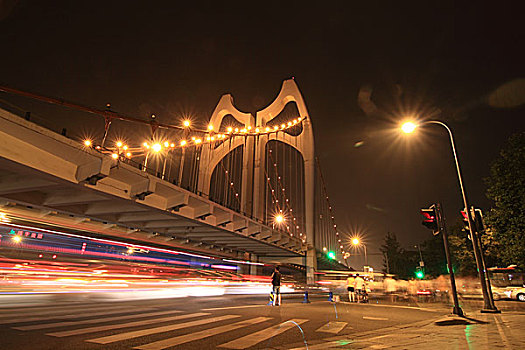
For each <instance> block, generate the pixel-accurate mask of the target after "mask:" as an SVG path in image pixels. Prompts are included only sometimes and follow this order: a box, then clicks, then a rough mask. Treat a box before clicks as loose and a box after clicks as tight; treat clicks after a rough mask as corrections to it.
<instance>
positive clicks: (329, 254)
mask: <svg viewBox="0 0 525 350" xmlns="http://www.w3.org/2000/svg"><path fill="white" fill-rule="evenodd" d="M327 255H328V258H329V259H332V260H333V259H335V253H334V252H328V254H327Z"/></svg>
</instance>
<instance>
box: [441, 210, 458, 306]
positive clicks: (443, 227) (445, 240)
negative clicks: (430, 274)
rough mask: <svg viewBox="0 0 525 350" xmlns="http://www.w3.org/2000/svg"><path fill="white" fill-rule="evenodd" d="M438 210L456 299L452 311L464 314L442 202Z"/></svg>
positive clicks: (451, 284)
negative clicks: (460, 303) (451, 257)
mask: <svg viewBox="0 0 525 350" xmlns="http://www.w3.org/2000/svg"><path fill="white" fill-rule="evenodd" d="M436 212H437V213H436V214H437V216H438V222H439V226H440V227H439V228H440V230H441V233H442V234H443V245H444V246H445V256H446V258H447V266H448V272H449V275H450V286H451V289H452V298H453V299H454V309H453V311H452V313H453V314H456V315H458V316H464V314H463V310H462V309H461V307H460V306H459V299H458V292H457V289H456V277H455V275H454V269H453V268H452V261H451V259H450V249H449V247H448V233H447V225H446V223H445V216H444V215H443V211H442V208H441V203H437V204H436Z"/></svg>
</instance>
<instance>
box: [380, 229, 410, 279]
mask: <svg viewBox="0 0 525 350" xmlns="http://www.w3.org/2000/svg"><path fill="white" fill-rule="evenodd" d="M383 242H384V243H383V245H382V246H381V248H380V250H381V252H382V253H383V271H385V272H386V267H387V259H388V267H389V272H390V273H392V274H395V275H397V276H398V277H399V278H402V279H409V278H413V277H414V274H413V271H414V270H415V267H416V262H415V259H414V257H415V255H414V254H410V253H409V252H406V251H405V250H404V249H403V248H401V244H400V243H399V241H398V240H397V236H396V235H395V233H392V232H388V233H387V234H386V236H385V238H384V240H383ZM412 253H413V252H412Z"/></svg>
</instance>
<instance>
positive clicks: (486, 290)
mask: <svg viewBox="0 0 525 350" xmlns="http://www.w3.org/2000/svg"><path fill="white" fill-rule="evenodd" d="M427 124H437V125H441V126H442V127H444V128H445V129H446V130H447V132H448V135H449V138H450V145H451V146H452V153H453V155H454V161H455V163H456V171H457V174H458V181H459V187H460V189H461V195H462V196H463V205H464V206H465V211H466V212H467V220H468V226H469V231H470V237H471V238H472V246H473V248H474V257H475V259H476V266H477V269H478V275H479V279H480V282H481V291H482V292H483V301H484V308H483V309H482V310H481V312H492V313H494V312H499V310H498V309H497V308H496V306H495V305H494V299H493V297H492V289H491V287H490V280H489V278H488V276H487V270H486V268H485V261H484V259H483V253H482V251H481V247H480V240H479V236H478V233H477V231H476V228H475V226H474V224H473V223H474V220H473V219H472V216H471V213H470V210H469V208H470V207H469V205H468V201H467V194H466V192H465V187H464V186H463V178H462V176H461V169H460V167H459V162H458V157H457V154H456V145H455V143H454V137H453V136H452V131H451V130H450V128H449V127H448V125H447V124H445V123H443V122H441V121H438V120H428V121H425V122H423V123H421V124H415V123H413V122H407V123H404V124H403V125H402V126H401V130H403V132H404V133H407V134H409V133H412V132H414V131H415V130H416V129H417V128H418V127H421V126H424V125H427Z"/></svg>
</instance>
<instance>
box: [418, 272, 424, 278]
mask: <svg viewBox="0 0 525 350" xmlns="http://www.w3.org/2000/svg"><path fill="white" fill-rule="evenodd" d="M416 277H417V278H419V279H422V278H423V277H425V273H424V272H423V271H417V272H416Z"/></svg>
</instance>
